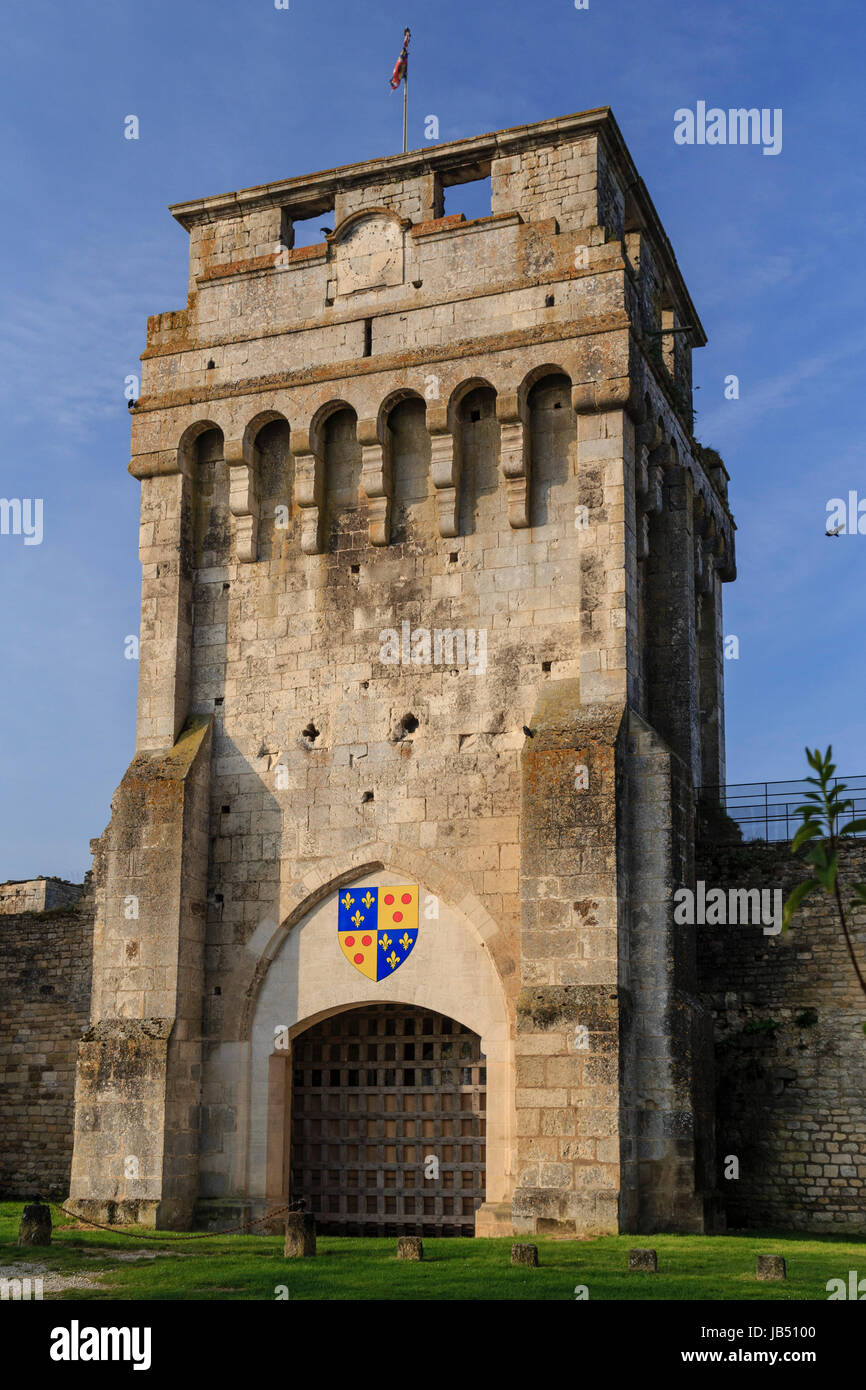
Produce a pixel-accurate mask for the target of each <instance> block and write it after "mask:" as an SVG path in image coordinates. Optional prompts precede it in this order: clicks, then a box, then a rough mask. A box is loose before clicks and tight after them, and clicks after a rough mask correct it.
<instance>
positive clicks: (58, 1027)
mask: <svg viewBox="0 0 866 1390" xmlns="http://www.w3.org/2000/svg"><path fill="white" fill-rule="evenodd" d="M80 891H81V890H80V888H79V893H80ZM92 939H93V907H92V903H91V902H90V899H89V897H87V898H84V899H82V901H80V902H79V903H77V904H76V905H73V906H67V907H63V908H60V909H58V910H54V911H49V912H24V913H16V914H12V915H8V916H4V917H3V921H2V925H0V1195H2V1196H3V1197H20V1198H22V1199H23V1198H30V1197H32V1196H33V1193H34V1192H37V1191H38V1192H40V1193H41V1194H42V1195H43V1196H44V1197H47V1196H52V1197H60V1198H63V1197H65V1196H66V1194H67V1192H68V1191H69V1170H70V1164H71V1161H72V1133H73V1110H74V1106H73V1097H74V1090H75V1065H76V1055H77V1046H78V1039H79V1037H80V1035H81V1033H82V1031H83V1029H84V1028H85V1027H86V1026H87V1021H88V1015H89V1008H90V978H91V952H92Z"/></svg>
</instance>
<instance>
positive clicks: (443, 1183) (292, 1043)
mask: <svg viewBox="0 0 866 1390" xmlns="http://www.w3.org/2000/svg"><path fill="white" fill-rule="evenodd" d="M487 178H489V180H490V187H491V206H490V214H489V216H485V217H481V218H477V219H474V220H472V221H466V220H465V219H464V217H462V216H461V215H450V216H446V215H444V204H443V198H444V193H445V190H446V189H448V188H450V187H452V186H454V185H459V184H462V183H466V182H469V181H472V180H481V179H487ZM172 211H173V213H174V215H175V217H176V218H177V220H178V221H179V222H180V223H181V225H182V226H183V227H185V228H186V229H187V231H188V232H189V234H190V283H189V299H188V303H187V307H186V308H185V309H182V310H179V311H177V312H170V313H164V314H160V315H157V316H156V317H154V318H152V319H150V320H149V323H148V337H147V348H146V351H145V353H144V357H143V378H142V397H141V399H140V400H139V401H138V402H137V404H136V406H135V409H134V411H133V416H132V435H133V449H132V462H131V465H130V472H131V473H132V474H133V476H134V477H135V478H137V479H139V480H140V483H141V536H140V546H141V562H142V575H143V587H142V616H141V669H140V680H139V703H138V743H137V753H136V756H135V758H134V760H133V762H132V764H131V766H130V768H129V770H128V772H127V773H126V776H125V777H124V779H123V781H122V783H121V785H120V787H119V789H118V791H117V794H116V796H115V800H114V804H113V814H112V819H111V823H110V825H109V827H108V829H107V830H106V832H105V834H104V835H103V837H102V839H101V840H100V841H98V842H97V843H96V845H95V863H94V897H95V929H94V961H93V966H94V968H93V991H92V1006H91V1025H90V1027H89V1029H88V1030H87V1032H86V1033H85V1036H84V1040H83V1042H82V1043H81V1046H80V1051H79V1062H78V1077H77V1090H76V1129H75V1144H74V1156H73V1164H72V1182H71V1189H72V1202H73V1205H76V1206H77V1208H78V1209H79V1210H80V1211H81V1212H82V1213H84V1214H86V1215H88V1216H93V1217H97V1219H105V1217H106V1216H107V1217H108V1218H109V1219H111V1220H130V1219H137V1220H140V1221H145V1222H150V1223H154V1224H156V1225H161V1226H185V1225H188V1224H190V1223H193V1222H196V1223H203V1224H207V1223H208V1222H210V1223H211V1224H214V1223H216V1222H221V1223H222V1224H227V1219H228V1218H230V1217H231V1215H232V1213H237V1214H238V1216H239V1219H242V1218H243V1215H244V1214H250V1215H252V1216H260V1215H262V1214H263V1213H264V1212H266V1211H267V1210H269V1209H271V1208H274V1207H279V1206H281V1205H283V1204H284V1203H285V1202H286V1201H288V1200H290V1199H293V1198H296V1197H299V1196H303V1197H304V1198H305V1199H306V1201H307V1205H308V1209H310V1210H313V1211H314V1212H315V1213H316V1214H317V1216H318V1218H319V1221H320V1223H321V1225H322V1227H324V1229H327V1230H332V1231H343V1232H347V1233H351V1232H360V1231H365V1232H366V1231H370V1232H382V1233H387V1232H390V1231H392V1230H400V1231H410V1232H411V1231H415V1230H422V1231H427V1230H438V1231H452V1230H453V1231H460V1230H469V1231H472V1230H475V1231H477V1233H479V1234H492V1233H498V1232H506V1231H510V1230H512V1229H514V1230H517V1231H532V1230H537V1231H545V1230H546V1231H553V1230H560V1231H563V1232H569V1231H571V1232H574V1231H585V1230H608V1231H615V1230H617V1229H623V1230H641V1229H643V1230H647V1229H665V1228H667V1229H681V1230H693V1231H695V1230H703V1229H708V1228H709V1220H710V1213H711V1212H712V1210H713V1195H712V1190H713V1187H714V1176H713V1171H712V1117H711V1094H710V1081H711V1067H710V1055H709V1046H710V1044H709V1030H708V1024H707V1020H706V1017H705V1015H704V1013H703V1011H702V1009H701V1007H700V1005H699V1002H698V999H697V991H696V981H695V959H694V955H695V943H694V933H693V932H689V930H688V929H687V928H686V929H684V928H679V927H675V926H674V923H673V916H672V911H671V894H672V889H673V886H674V885H675V884H677V883H682V882H689V881H691V879H692V876H693V854H694V847H693V834H694V831H693V827H694V808H693V800H694V791H695V787H696V786H698V785H700V784H701V783H707V784H716V783H720V782H722V781H723V780H724V754H723V720H722V653H721V586H722V583H723V582H724V581H725V580H729V579H732V578H733V577H734V526H733V522H732V519H731V516H730V512H729V509H728V503H727V494H726V482H727V478H726V474H725V470H724V468H723V467H722V466H721V464H720V462H719V460H718V458H717V457H716V456H715V455H712V454H711V453H708V452H707V453H705V452H704V451H702V450H701V449H700V447H699V446H698V445H696V443H695V441H694V438H693V433H692V412H691V352H692V349H693V348H695V347H700V346H701V344H702V343H703V342H704V334H703V330H702V328H701V324H700V320H699V318H698V316H697V313H696V311H695V308H694V306H693V304H692V303H691V300H690V298H689V295H688V292H687V290H686V287H685V285H684V284H683V281H682V277H681V275H680V272H679V270H678V268H677V263H676V261H675V259H674V255H673V252H672V250H671V247H670V244H669V242H668V240H667V237H666V236H665V233H664V230H663V228H662V226H661V224H660V222H659V219H658V216H657V214H656V212H655V209H654V208H653V205H652V202H651V201H650V198H649V196H648V194H647V192H646V189H645V188H644V185H643V183H642V181H641V179H640V177H639V176H638V174H637V171H636V170H635V168H634V165H633V164H632V161H631V158H630V157H629V154H628V151H627V150H626V147H625V145H624V143H623V139H622V136H621V134H620V132H619V130H618V128H617V125H616V123H615V121H614V119H613V117H612V115H611V113H610V112H609V111H608V110H606V109H602V110H597V111H590V112H586V113H582V114H578V115H572V116H565V117H562V118H560V119H557V120H550V121H542V122H539V123H537V124H535V125H531V126H523V127H519V128H516V129H512V130H503V131H499V132H497V133H495V134H492V135H483V136H479V137H477V138H474V139H468V140H461V141H456V142H454V143H451V144H445V145H440V146H437V147H432V148H427V149H423V150H417V151H414V152H410V153H408V154H401V155H395V156H392V157H389V158H386V159H383V160H380V161H371V162H368V163H363V164H355V165H349V166H346V167H343V168H338V169H332V170H327V171H325V172H322V173H316V174H311V175H306V176H302V177H298V178H291V179H286V180H284V181H282V182H276V183H271V184H267V185H264V186H262V187H257V188H250V189H246V190H243V191H241V192H238V193H231V194H226V195H223V196H219V197H211V198H201V199H198V200H196V201H194V202H189V203H183V204H180V205H178V206H176V207H174V208H173V209H172ZM313 216H315V217H321V218H322V220H323V223H326V224H328V226H332V227H333V230H332V231H331V230H328V231H327V233H326V236H325V240H324V241H322V243H321V244H320V245H315V246H306V247H299V248H296V247H294V245H293V226H294V223H295V222H296V221H297V220H301V219H307V218H309V217H313ZM404 898H405V899H406V901H405V903H404V902H403V899H404ZM390 899H393V902H392V901H389V900H390ZM398 900H399V901H398ZM362 907H363V911H362ZM365 913H366V914H367V915H365ZM344 914H348V915H344ZM356 914H357V915H356ZM353 923H354V924H355V925H354V926H353ZM356 937H357V940H356V939H355V938H356ZM430 1160H435V1161H434V1162H431V1161H430Z"/></svg>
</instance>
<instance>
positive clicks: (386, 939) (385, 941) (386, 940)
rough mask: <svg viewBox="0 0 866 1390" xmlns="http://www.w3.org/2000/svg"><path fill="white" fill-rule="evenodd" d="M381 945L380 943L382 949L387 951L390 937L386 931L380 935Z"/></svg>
mask: <svg viewBox="0 0 866 1390" xmlns="http://www.w3.org/2000/svg"><path fill="white" fill-rule="evenodd" d="M381 945H382V950H383V951H387V949H388V947H389V946H390V945H391V938H390V936H389V935H388V933H387V932H386V933H385V935H384V936H383V937H382V942H381Z"/></svg>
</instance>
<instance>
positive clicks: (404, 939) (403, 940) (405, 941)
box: [397, 931, 412, 951]
mask: <svg viewBox="0 0 866 1390" xmlns="http://www.w3.org/2000/svg"><path fill="white" fill-rule="evenodd" d="M397 944H398V945H399V946H402V947H403V950H404V951H408V949H409V947H410V946H411V944H412V938H411V936H410V935H409V933H408V932H407V931H404V933H403V935H402V936H401V937H400V940H399V942H398V943H397Z"/></svg>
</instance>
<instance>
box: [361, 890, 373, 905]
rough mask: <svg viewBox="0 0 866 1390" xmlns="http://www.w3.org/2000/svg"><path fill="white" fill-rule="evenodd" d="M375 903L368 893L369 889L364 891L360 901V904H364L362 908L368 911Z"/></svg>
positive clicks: (371, 895)
mask: <svg viewBox="0 0 866 1390" xmlns="http://www.w3.org/2000/svg"><path fill="white" fill-rule="evenodd" d="M375 901H376V899H375V898H374V897H373V894H372V893H371V892H370V890H369V888H368V889H367V891H366V893H365V894H364V896H363V898H362V899H361V902H362V903H363V904H364V906H365V907H366V908H367V909H369V908H371V907H372V906H373V903H374V902H375Z"/></svg>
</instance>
